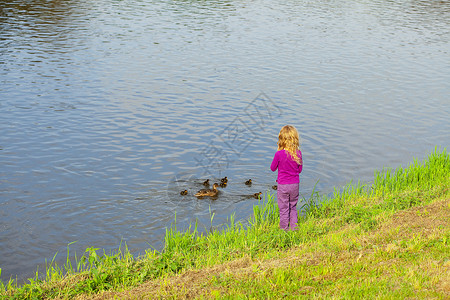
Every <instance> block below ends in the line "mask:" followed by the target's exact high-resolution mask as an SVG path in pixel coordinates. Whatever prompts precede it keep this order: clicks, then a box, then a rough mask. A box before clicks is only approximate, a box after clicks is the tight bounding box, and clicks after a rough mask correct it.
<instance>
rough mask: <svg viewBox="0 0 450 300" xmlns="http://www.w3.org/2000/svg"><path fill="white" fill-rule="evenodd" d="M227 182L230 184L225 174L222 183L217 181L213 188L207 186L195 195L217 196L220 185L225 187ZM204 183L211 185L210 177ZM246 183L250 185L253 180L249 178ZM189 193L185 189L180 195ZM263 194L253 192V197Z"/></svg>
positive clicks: (199, 196)
mask: <svg viewBox="0 0 450 300" xmlns="http://www.w3.org/2000/svg"><path fill="white" fill-rule="evenodd" d="M227 184H228V178H227V177H226V176H225V177H224V178H222V179H220V183H216V182H215V183H214V184H213V185H212V189H206V188H205V189H201V190H199V191H198V192H197V193H195V194H194V196H195V197H198V198H202V197H215V196H217V194H219V190H218V189H217V188H218V187H221V188H225V187H226V186H227ZM203 185H204V186H209V179H206V180H205V181H204V182H203ZM245 185H249V186H250V185H252V180H251V179H249V180H247V181H245ZM187 194H188V191H187V190H183V191H181V192H180V195H182V196H185V195H187ZM261 195H262V193H261V192H259V193H255V194H253V195H252V196H251V197H253V198H255V199H259V198H260V197H261Z"/></svg>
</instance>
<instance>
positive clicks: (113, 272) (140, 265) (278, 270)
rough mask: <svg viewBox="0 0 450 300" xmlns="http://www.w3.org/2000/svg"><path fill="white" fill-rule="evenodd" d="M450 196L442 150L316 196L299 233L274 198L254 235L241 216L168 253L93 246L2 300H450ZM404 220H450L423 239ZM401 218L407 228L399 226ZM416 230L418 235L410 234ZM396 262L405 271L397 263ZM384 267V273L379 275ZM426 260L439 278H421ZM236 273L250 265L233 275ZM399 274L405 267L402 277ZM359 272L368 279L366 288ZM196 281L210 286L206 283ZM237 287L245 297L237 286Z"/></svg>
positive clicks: (261, 211) (175, 238) (268, 198)
mask: <svg viewBox="0 0 450 300" xmlns="http://www.w3.org/2000/svg"><path fill="white" fill-rule="evenodd" d="M449 188H450V154H449V153H447V152H446V150H443V151H440V150H438V149H435V151H434V152H433V153H431V154H430V155H429V156H428V158H427V159H425V160H424V161H422V162H418V161H417V160H415V161H413V162H412V163H411V164H410V165H409V166H407V167H405V168H401V167H399V168H397V169H396V170H395V171H390V170H386V171H382V172H375V176H374V182H373V184H371V185H367V184H361V183H358V184H352V183H350V184H348V185H347V186H345V187H343V189H342V190H338V189H335V192H334V194H333V195H332V196H331V197H328V196H320V195H317V194H314V193H313V195H311V197H310V199H308V205H307V206H306V207H304V211H303V212H304V214H300V217H299V230H298V231H296V232H284V231H280V230H279V229H278V211H277V206H276V201H275V200H274V198H275V196H274V195H273V194H267V195H265V197H264V201H262V202H261V203H260V204H259V205H256V206H254V209H253V216H252V217H251V218H250V219H249V224H250V225H249V226H247V227H245V226H243V225H242V224H241V223H237V222H235V220H234V217H233V215H232V216H230V223H229V225H227V228H226V229H224V230H222V231H212V232H210V233H208V234H201V233H199V232H198V231H197V224H193V225H191V227H190V228H188V229H187V230H186V231H185V232H179V231H177V229H176V227H175V226H174V227H173V228H170V229H167V230H166V236H165V248H164V250H163V251H161V252H157V251H154V250H148V251H147V252H146V254H145V255H143V256H141V257H138V258H134V257H133V256H132V255H131V254H130V253H129V252H128V250H127V248H126V245H124V247H123V249H122V247H120V248H119V249H118V250H117V252H115V253H110V254H105V253H103V254H100V253H98V252H100V251H98V250H99V249H96V248H93V247H91V248H88V249H87V250H86V252H85V254H84V255H83V256H82V257H80V258H78V259H76V261H75V262H71V261H70V260H67V263H66V264H65V265H64V266H57V265H54V264H52V263H50V264H49V265H48V267H47V270H45V273H44V274H43V275H44V277H45V279H44V280H41V279H39V278H38V276H36V278H30V279H29V282H30V283H27V284H25V285H22V286H19V285H18V284H17V282H15V281H13V280H10V281H9V283H7V284H2V285H1V286H0V295H2V297H6V299H17V298H21V299H31V298H36V297H38V298H43V299H53V298H62V299H71V298H77V299H91V298H96V297H99V298H101V299H106V298H108V297H111V298H113V297H117V296H119V295H120V298H122V297H125V298H127V297H131V298H139V297H145V296H149V294H151V295H152V296H153V295H155V293H157V294H158V293H159V296H160V297H163V298H165V297H170V298H191V297H204V298H215V297H219V298H220V297H241V298H242V297H277V296H279V295H282V294H283V293H285V294H286V293H287V294H286V297H288V298H289V297H292V298H296V297H299V296H302V295H303V296H307V297H313V298H314V297H317V298H319V297H329V296H333V297H349V296H353V297H355V295H356V298H365V297H369V298H370V297H376V296H377V295H378V297H386V296H390V297H394V296H395V297H397V296H399V297H403V298H405V297H413V296H414V297H417V294H414V293H418V292H420V295H421V297H422V296H423V297H425V298H427V297H438V298H445V297H447V296H448V295H450V283H448V285H447V282H445V280H444V281H443V279H442V278H449V277H448V275H449V274H450V273H449V272H450V262H449V261H448V258H447V260H446V259H445V256H443V255H444V253H449V252H450V251H449V250H450V224H449V219H450V218H449V216H450V201H449V199H450V191H449ZM317 203H321V204H320V205H317ZM439 203H441V204H442V203H443V204H442V206H441V212H442V213H443V215H442V216H441V215H440V214H439V213H440V212H439V210H436V209H435V207H434V205H438V204H439ZM404 215H407V216H408V218H409V219H410V221H412V222H415V221H419V220H422V219H425V220H431V219H432V218H435V221H436V220H437V218H438V217H437V216H438V215H439V216H440V218H441V219H442V220H443V221H442V223H440V224H439V225H436V226H438V228H437V229H438V230H437V231H433V230H432V228H431V227H430V228H429V229H430V230H429V231H430V232H432V234H428V233H417V234H415V233H414V232H413V231H412V228H414V227H411V226H414V224H415V223H408V222H407V219H405V218H404ZM402 218H403V219H402ZM399 219H402V220H404V222H403V223H404V224H406V225H405V226H406V227H405V226H404V227H401V224H399V225H398V226H394V225H392V224H396V223H395V222H396V220H397V221H398V220H399ZM441 219H439V220H441ZM389 222H391V223H389ZM430 222H431V221H430ZM389 224H391V225H389ZM408 224H409V225H408ZM430 224H434V223H432V222H431V223H430ZM408 226H410V227H411V228H409V227H408ZM439 226H440V227H439ZM408 228H409V231H410V232H409V233H408V234H409V235H408V234H406V233H405V234H403V231H405V232H406V231H408ZM427 228H428V227H427ZM384 229H386V230H384ZM397 229H398V230H397ZM392 230H393V231H392ZM396 230H397V231H396ZM381 233H384V235H383V234H381ZM400 236H404V239H401V240H400V239H399V238H398V237H400ZM383 239H384V240H383ZM371 240H372V242H370V241H371ZM368 241H369V242H368ZM358 251H359V252H358ZM289 253H291V254H292V253H296V254H295V255H294V257H297V258H298V259H297V258H296V259H293V260H292V259H290V258H289V255H288V254H289ZM418 254H420V255H418ZM355 255H357V256H355ZM405 257H406V258H405ZM430 257H433V259H431V258H430ZM423 259H426V260H425V261H423V262H422V260H423ZM273 261H277V262H278V263H277V264H278V265H279V266H282V267H278V266H277V264H275V263H273ZM392 261H396V262H397V263H398V264H391V263H389V262H392ZM271 262H272V263H271ZM344 262H347V265H346V264H345V263H344ZM374 262H376V264H379V265H380V266H379V268H378V269H373V267H372V266H373V264H374ZM421 262H422V263H425V264H426V265H427V266H429V269H427V271H430V272H431V273H432V274H433V276H428V277H427V278H425V277H424V276H422V275H421V273H420V272H419V269H420V263H421ZM235 265H236V266H241V267H238V268H235V269H234V268H232V267H227V266H235ZM269 265H270V267H268V266H269ZM410 265H412V266H414V268H413V270H415V271H414V272H413V274H410V276H409V275H408V274H406V273H405V272H407V270H408V269H411V267H408V266H410ZM293 266H296V267H295V268H294V267H293ZM383 266H384V267H383ZM386 266H387V267H386ZM392 268H397V269H396V271H395V272H394V271H392V270H393V269H392ZM219 269H220V270H221V269H223V270H222V271H220V272H219V271H217V270H219ZM212 270H216V271H212ZM243 270H244V271H243ZM311 270H313V271H315V272H316V273H311V272H312V271H311ZM399 270H400V271H401V272H400V271H399ZM397 271H398V272H397ZM422 271H424V270H422ZM317 272H318V273H317ZM367 272H369V273H367ZM389 272H394V274H390V276H391V278H393V277H392V276H394V277H395V275H399V276H398V277H395V278H396V279H397V281H395V282H396V283H395V284H394V286H393V285H392V283H391V282H390V279H389V278H390V277H389V276H387V275H386V274H389ZM402 272H403V273H402ZM239 274H247V275H248V276H247V277H248V278H250V279H252V280H250V279H248V278H247V277H245V276H244V277H242V276H240V275H239ZM342 274H345V275H346V276H342ZM359 274H365V277H363V278H362V279H363V280H362V279H361V277H360V276H359ZM250 275H251V276H250ZM400 275H401V276H400ZM195 276H197V277H198V278H202V279H204V281H199V282H197V280H196V279H195ZM443 276H444V277H443ZM446 276H447V277H446ZM177 278H178V279H177ZM179 278H186V279H188V280H186V281H180V279H179ZM189 278H190V279H189ZM299 278H300V279H301V280H299ZM330 278H334V281H333V280H331V279H330ZM348 278H350V279H348ZM377 278H382V279H383V280H377ZM177 280H178V281H177ZM361 280H362V281H361ZM169 282H179V284H178V285H177V284H174V285H170V284H169ZM196 282H197V283H196ZM358 282H359V283H358ZM231 283H233V285H236V286H237V287H238V288H237V290H233V289H231V288H229V286H231V285H232V284H231ZM361 283H364V284H363V285H362V286H361V287H359V288H358V286H360V285H361ZM437 283H439V284H440V285H438V284H437ZM433 286H434V287H436V288H432V287H433ZM146 287H147V288H146ZM418 287H419V288H418ZM126 291H128V292H126ZM376 291H379V292H376ZM380 291H381V292H380ZM350 292H351V293H350ZM349 293H350V294H349Z"/></svg>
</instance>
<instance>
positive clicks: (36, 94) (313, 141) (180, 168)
mask: <svg viewBox="0 0 450 300" xmlns="http://www.w3.org/2000/svg"><path fill="white" fill-rule="evenodd" d="M0 8H1V10H0V268H1V269H2V280H7V279H8V278H9V277H10V276H13V277H14V278H16V277H17V278H18V279H24V278H27V277H31V276H33V275H34V273H35V271H36V267H37V266H38V265H41V270H42V265H43V264H44V263H45V260H47V261H50V260H51V259H52V258H53V256H54V255H55V253H58V255H57V256H56V258H55V260H56V261H57V262H64V261H65V254H66V248H67V245H68V244H69V243H71V242H74V241H76V243H74V244H71V245H70V251H71V253H74V252H76V253H77V255H78V256H80V255H81V254H82V253H83V251H84V250H85V249H86V248H87V247H91V246H94V247H99V248H102V249H105V250H106V251H109V250H111V249H117V247H118V246H119V244H120V243H121V241H122V242H126V243H127V245H128V247H129V248H130V250H131V251H133V253H136V255H137V254H138V253H143V252H144V251H145V249H148V248H151V247H154V248H156V249H161V247H162V246H163V237H164V232H165V228H166V227H168V226H171V224H172V223H173V222H174V220H175V213H176V220H177V225H178V228H180V229H183V228H186V227H187V226H188V224H189V223H191V222H194V221H195V220H197V221H198V222H199V226H200V228H201V229H202V230H203V229H204V230H208V229H209V227H210V226H211V220H210V215H211V214H212V213H214V214H215V216H214V219H213V224H212V225H213V226H220V224H223V223H225V222H226V220H227V218H228V217H229V216H230V215H231V214H233V213H235V214H236V217H237V219H240V220H245V219H246V218H247V217H248V216H249V215H250V214H251V211H252V207H253V205H254V204H256V203H257V200H254V199H249V198H248V197H247V196H248V195H251V194H253V193H255V192H259V191H262V192H265V191H267V190H269V191H270V190H271V186H272V185H273V184H274V183H275V179H276V174H275V173H272V172H271V171H270V170H269V165H270V162H271V160H272V157H273V154H274V152H275V150H276V140H277V134H278V131H279V129H280V128H281V127H282V126H283V125H285V124H293V125H295V126H296V127H297V128H298V129H299V131H300V134H301V138H302V150H303V155H304V156H303V157H304V163H305V165H304V171H303V173H302V175H301V193H302V195H303V196H304V197H308V196H309V194H310V193H311V191H312V189H313V187H314V185H315V184H316V183H317V182H318V184H317V189H318V190H319V191H320V192H321V193H328V192H330V191H331V190H332V189H333V187H335V186H336V187H339V186H341V185H343V184H345V183H347V182H348V181H350V180H352V179H355V180H358V179H360V180H363V181H370V180H371V179H372V176H373V171H374V170H376V169H378V170H380V169H382V168H383V167H397V166H399V165H406V164H408V163H410V162H411V161H412V159H413V158H418V159H423V158H425V157H426V156H427V155H428V154H429V153H430V152H431V151H432V150H433V149H434V147H435V146H438V147H439V146H440V147H448V146H449V144H450V135H449V132H450V122H449V121H448V120H449V118H450V98H449V96H448V95H450V85H449V82H450V63H449V62H450V56H449V50H450V46H449V41H450V34H449V28H450V3H449V2H448V1H381V0H371V1H364V0H350V1H268V0H257V1H252V2H239V1H226V0H211V1H146V2H141V1H115V2H110V1H101V0H96V1H89V2H86V1H62V2H61V1H43V0H31V1H27V2H25V1H18V0H16V1H3V0H0ZM223 176H227V177H228V178H229V179H230V181H229V185H228V187H227V188H225V189H223V190H222V193H221V195H220V197H219V198H218V199H216V200H211V199H203V200H198V199H196V198H195V197H193V196H192V194H193V193H195V192H196V191H197V190H198V189H200V188H202V186H201V182H202V180H203V179H206V178H211V179H218V178H221V177H223ZM249 178H252V180H253V182H254V184H253V185H252V186H251V187H247V186H246V185H244V184H243V183H244V181H245V180H247V179H249ZM183 189H188V191H189V195H188V196H185V197H183V196H180V195H179V192H180V191H181V190H183Z"/></svg>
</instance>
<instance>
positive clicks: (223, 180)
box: [220, 176, 228, 184]
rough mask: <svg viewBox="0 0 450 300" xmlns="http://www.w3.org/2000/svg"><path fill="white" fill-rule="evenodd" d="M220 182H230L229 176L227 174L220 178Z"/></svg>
mask: <svg viewBox="0 0 450 300" xmlns="http://www.w3.org/2000/svg"><path fill="white" fill-rule="evenodd" d="M220 183H225V184H227V183H228V178H227V176H225V177H224V178H222V179H220Z"/></svg>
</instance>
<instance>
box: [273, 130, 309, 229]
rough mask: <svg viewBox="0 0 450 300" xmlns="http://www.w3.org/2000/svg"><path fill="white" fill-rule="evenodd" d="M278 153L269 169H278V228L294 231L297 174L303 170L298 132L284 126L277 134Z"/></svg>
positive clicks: (298, 180)
mask: <svg viewBox="0 0 450 300" xmlns="http://www.w3.org/2000/svg"><path fill="white" fill-rule="evenodd" d="M277 144H278V151H277V152H276V153H275V156H274V158H273V161H272V164H271V165H270V169H271V170H272V171H273V172H275V171H276V170H277V169H278V177H277V182H278V189H277V199H278V208H279V210H280V228H281V229H284V230H287V229H289V228H290V229H291V230H295V229H296V227H297V201H298V195H299V183H300V178H299V174H300V173H301V172H302V169H303V161H302V152H301V151H300V149H299V147H300V143H299V136H298V131H297V129H296V128H295V127H294V126H291V125H286V126H283V128H281V130H280V133H279V134H278V143H277Z"/></svg>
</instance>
